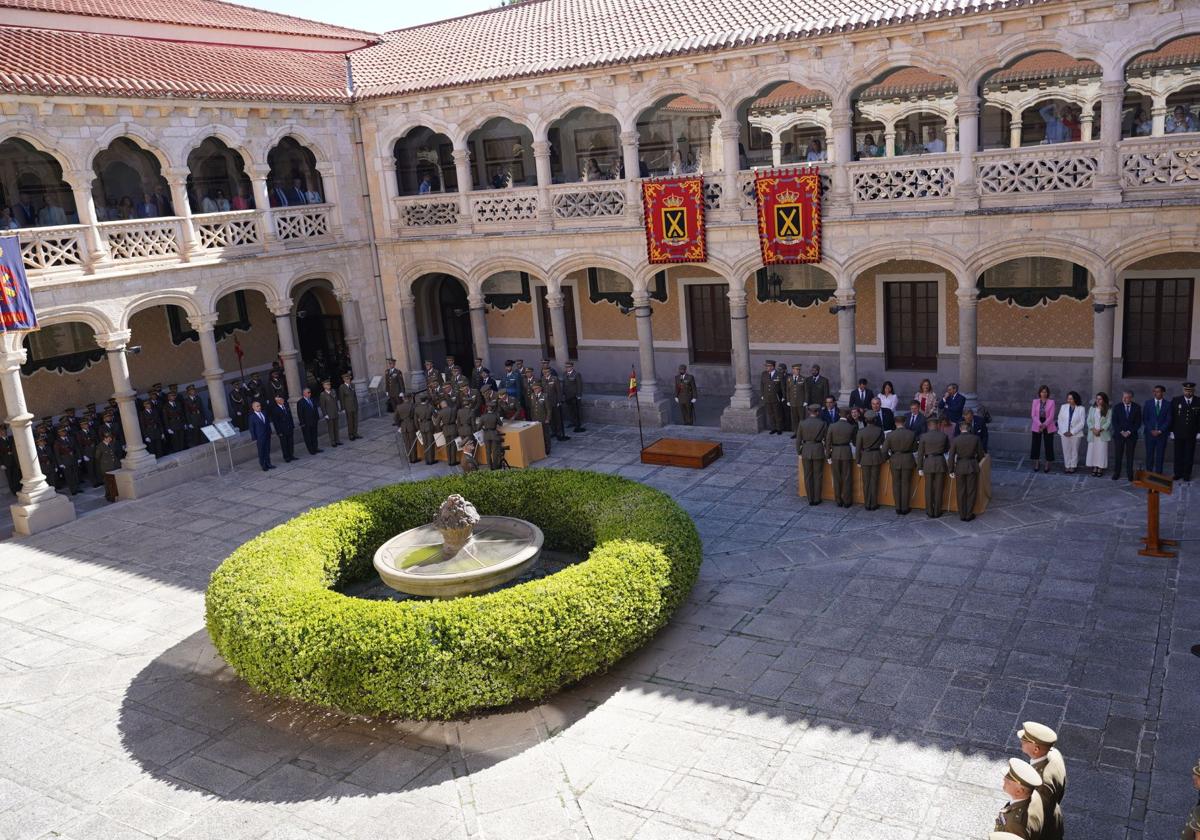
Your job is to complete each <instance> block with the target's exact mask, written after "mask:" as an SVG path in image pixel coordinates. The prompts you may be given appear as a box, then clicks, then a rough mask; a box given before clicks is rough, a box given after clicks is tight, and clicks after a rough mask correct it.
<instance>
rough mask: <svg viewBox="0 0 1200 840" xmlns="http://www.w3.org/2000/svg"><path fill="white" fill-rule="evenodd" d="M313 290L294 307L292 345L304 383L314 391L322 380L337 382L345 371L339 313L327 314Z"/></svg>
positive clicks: (343, 344) (302, 296)
mask: <svg viewBox="0 0 1200 840" xmlns="http://www.w3.org/2000/svg"><path fill="white" fill-rule="evenodd" d="M321 297H322V295H320V294H319V293H318V292H317V290H315V289H309V290H308V291H307V292H305V293H304V294H302V295H301V296H300V300H299V301H298V302H297V303H296V341H297V342H298V343H299V345H300V358H301V360H302V361H303V362H304V371H305V379H306V381H307V382H308V384H309V386H310V387H313V388H314V390H315V389H316V388H317V387H319V386H320V381H321V380H322V379H325V378H328V379H331V380H334V381H335V382H336V381H338V380H340V379H341V375H342V373H343V370H342V368H343V367H346V368H347V369H349V368H348V367H347V365H346V360H345V358H344V356H345V347H346V341H345V337H346V334H345V331H344V329H343V327H342V316H341V313H328V312H326V311H325V306H324V304H322V302H321Z"/></svg>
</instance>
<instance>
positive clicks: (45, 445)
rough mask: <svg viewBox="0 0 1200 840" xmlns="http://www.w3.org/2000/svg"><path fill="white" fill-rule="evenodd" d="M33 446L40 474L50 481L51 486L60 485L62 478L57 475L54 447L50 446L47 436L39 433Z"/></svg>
mask: <svg viewBox="0 0 1200 840" xmlns="http://www.w3.org/2000/svg"><path fill="white" fill-rule="evenodd" d="M34 448H35V450H36V452H37V459H38V466H39V467H41V469H42V475H44V476H46V481H47V482H49V483H50V486H51V487H54V488H59V487H61V486H62V479H61V478H60V477H59V475H58V468H57V467H56V466H55V465H54V449H53V448H52V447H51V446H50V438H49V436H48V435H46V434H39V435H38V436H37V440H36V441H35V442H34Z"/></svg>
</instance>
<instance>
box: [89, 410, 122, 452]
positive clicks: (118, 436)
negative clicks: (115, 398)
mask: <svg viewBox="0 0 1200 840" xmlns="http://www.w3.org/2000/svg"><path fill="white" fill-rule="evenodd" d="M96 432H97V435H98V436H99V437H104V433H105V432H111V433H112V436H113V441H114V442H115V443H116V444H117V457H118V458H124V457H125V436H124V431H123V430H122V429H121V424H120V422H119V421H118V420H117V410H116V409H114V408H109V407H105V409H104V413H103V414H101V415H100V422H99V424H98V425H97V426H96Z"/></svg>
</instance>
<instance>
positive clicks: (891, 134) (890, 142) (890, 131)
mask: <svg viewBox="0 0 1200 840" xmlns="http://www.w3.org/2000/svg"><path fill="white" fill-rule="evenodd" d="M883 156H884V157H889V158H894V157H895V156H896V124H895V123H887V124H886V125H885V126H884V128H883ZM856 384H857V383H856Z"/></svg>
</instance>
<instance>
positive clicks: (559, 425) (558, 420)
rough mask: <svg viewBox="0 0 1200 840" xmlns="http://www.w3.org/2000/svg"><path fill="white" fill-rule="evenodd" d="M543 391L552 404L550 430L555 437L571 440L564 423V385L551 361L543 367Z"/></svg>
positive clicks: (556, 438)
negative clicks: (551, 365)
mask: <svg viewBox="0 0 1200 840" xmlns="http://www.w3.org/2000/svg"><path fill="white" fill-rule="evenodd" d="M542 393H543V394H545V395H546V403H547V404H548V405H549V406H550V431H551V432H552V433H553V434H554V439H555V440H570V438H569V437H567V430H566V427H565V425H564V424H563V401H562V385H561V384H560V382H559V379H558V374H556V373H555V372H554V368H552V367H550V363H549V362H547V363H546V367H545V368H544V369H543V378H542Z"/></svg>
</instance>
